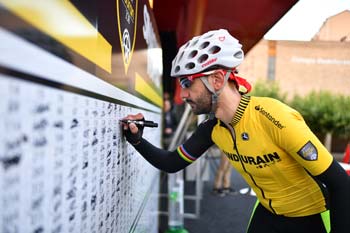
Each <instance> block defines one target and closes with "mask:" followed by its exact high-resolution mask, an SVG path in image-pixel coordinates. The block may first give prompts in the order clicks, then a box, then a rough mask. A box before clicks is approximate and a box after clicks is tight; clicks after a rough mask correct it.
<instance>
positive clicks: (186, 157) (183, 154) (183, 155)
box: [177, 145, 196, 163]
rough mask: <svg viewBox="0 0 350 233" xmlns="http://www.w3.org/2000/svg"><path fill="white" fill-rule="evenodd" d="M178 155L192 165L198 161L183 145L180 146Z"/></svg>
mask: <svg viewBox="0 0 350 233" xmlns="http://www.w3.org/2000/svg"><path fill="white" fill-rule="evenodd" d="M177 153H178V154H179V155H180V157H181V158H182V159H184V160H185V161H187V162H189V163H192V162H194V161H195V160H196V158H194V157H193V156H191V155H190V154H189V153H187V151H186V150H185V148H184V147H183V145H181V146H179V147H178V148H177Z"/></svg>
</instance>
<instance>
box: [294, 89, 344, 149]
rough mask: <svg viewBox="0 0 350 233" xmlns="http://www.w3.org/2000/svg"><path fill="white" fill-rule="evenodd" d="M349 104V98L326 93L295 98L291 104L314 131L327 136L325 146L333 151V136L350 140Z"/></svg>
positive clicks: (312, 93) (313, 93) (314, 93)
mask: <svg viewBox="0 0 350 233" xmlns="http://www.w3.org/2000/svg"><path fill="white" fill-rule="evenodd" d="M349 104H350V102H349V97H344V96H341V95H336V94H333V93H330V92H326V91H320V92H311V93H309V94H308V95H307V96H305V97H300V96H295V97H294V99H293V101H292V102H291V105H292V107H294V108H295V109H296V110H298V111H299V112H300V113H301V114H302V115H303V117H304V119H305V121H306V123H307V124H308V125H309V127H310V128H311V130H312V131H314V132H316V133H321V134H323V135H325V136H326V137H325V141H324V144H325V146H326V147H327V149H328V150H331V142H332V136H333V135H336V136H343V137H347V138H349V134H350V131H349V130H350V126H349V124H350V113H349V106H350V105H349Z"/></svg>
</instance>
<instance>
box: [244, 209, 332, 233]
mask: <svg viewBox="0 0 350 233" xmlns="http://www.w3.org/2000/svg"><path fill="white" fill-rule="evenodd" d="M327 214H328V213H327V212H324V213H322V214H315V215H310V216H305V217H285V216H282V215H276V214H273V213H271V212H270V211H268V210H267V209H265V208H264V207H263V206H262V205H261V204H260V203H259V204H258V205H257V206H256V208H255V210H254V211H253V214H252V217H251V219H250V223H249V226H248V230H247V233H310V232H312V233H327V230H326V229H329V228H330V220H329V214H328V215H327ZM322 215H324V216H322ZM328 232H329V231H328Z"/></svg>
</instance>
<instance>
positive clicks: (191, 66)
mask: <svg viewBox="0 0 350 233" xmlns="http://www.w3.org/2000/svg"><path fill="white" fill-rule="evenodd" d="M195 66H196V65H195V64H194V63H193V62H190V63H187V64H186V66H185V67H186V69H188V70H192V69H193V68H194V67H195Z"/></svg>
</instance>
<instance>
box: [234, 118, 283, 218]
mask: <svg viewBox="0 0 350 233" xmlns="http://www.w3.org/2000/svg"><path fill="white" fill-rule="evenodd" d="M227 128H228V129H229V131H230V133H231V136H232V140H233V150H235V151H236V153H237V155H238V158H239V162H240V163H241V166H242V168H243V170H244V172H245V173H247V174H248V175H249V177H250V179H251V180H252V181H253V183H254V185H255V186H256V187H257V188H258V189H259V190H260V192H261V195H262V197H263V198H264V199H266V200H268V202H269V206H270V208H271V210H272V211H273V213H274V214H277V213H276V212H275V210H274V209H273V208H272V205H271V202H272V201H271V199H267V198H266V197H265V193H264V190H263V189H262V188H261V187H260V186H259V185H258V184H257V183H256V182H255V180H254V177H253V176H252V174H250V173H249V172H248V171H247V169H246V168H245V166H244V163H243V161H242V158H241V155H240V154H239V151H238V147H237V141H236V132H235V129H234V127H233V126H232V125H231V124H228V125H227Z"/></svg>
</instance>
